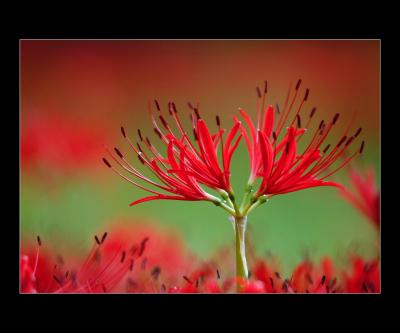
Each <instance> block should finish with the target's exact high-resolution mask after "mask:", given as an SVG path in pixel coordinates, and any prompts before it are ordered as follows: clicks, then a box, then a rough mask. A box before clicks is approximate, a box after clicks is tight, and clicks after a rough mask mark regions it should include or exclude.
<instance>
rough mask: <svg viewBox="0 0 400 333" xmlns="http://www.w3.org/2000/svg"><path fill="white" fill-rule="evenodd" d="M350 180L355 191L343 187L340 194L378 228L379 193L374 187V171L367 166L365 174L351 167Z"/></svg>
mask: <svg viewBox="0 0 400 333" xmlns="http://www.w3.org/2000/svg"><path fill="white" fill-rule="evenodd" d="M349 174H350V181H351V184H352V186H353V188H354V190H355V191H350V190H348V189H343V190H342V191H341V194H342V196H343V197H344V198H345V199H346V200H347V201H348V202H350V203H351V204H352V205H354V207H356V208H357V209H359V210H360V211H361V212H362V213H363V214H365V216H367V217H368V218H369V220H370V221H371V222H372V223H373V224H374V225H375V227H377V228H378V229H379V225H380V193H379V191H378V189H377V187H376V179H375V173H374V170H373V169H372V168H369V169H368V170H367V172H366V174H365V175H363V174H361V172H359V171H357V170H355V169H351V170H350V172H349Z"/></svg>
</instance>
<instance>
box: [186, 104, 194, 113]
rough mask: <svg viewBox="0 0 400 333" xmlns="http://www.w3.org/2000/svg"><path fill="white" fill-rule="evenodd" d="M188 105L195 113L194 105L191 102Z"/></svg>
mask: <svg viewBox="0 0 400 333" xmlns="http://www.w3.org/2000/svg"><path fill="white" fill-rule="evenodd" d="M187 105H188V107H189V109H190V110H193V111H194V107H193V105H192V103H191V102H188V103H187Z"/></svg>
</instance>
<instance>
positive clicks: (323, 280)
mask: <svg viewBox="0 0 400 333" xmlns="http://www.w3.org/2000/svg"><path fill="white" fill-rule="evenodd" d="M325 279H326V276H325V275H324V276H323V277H322V279H321V284H324V283H325Z"/></svg>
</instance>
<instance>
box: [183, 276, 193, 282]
mask: <svg viewBox="0 0 400 333" xmlns="http://www.w3.org/2000/svg"><path fill="white" fill-rule="evenodd" d="M183 279H184V280H185V281H186V282H187V283H189V284H192V283H193V282H192V281H190V279H189V278H188V277H187V276H186V275H184V276H183Z"/></svg>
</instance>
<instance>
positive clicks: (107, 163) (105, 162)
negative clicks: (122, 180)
mask: <svg viewBox="0 0 400 333" xmlns="http://www.w3.org/2000/svg"><path fill="white" fill-rule="evenodd" d="M103 162H104V164H105V165H107V166H108V167H109V168H111V164H110V163H109V162H108V161H107V160H106V159H105V157H103Z"/></svg>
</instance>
